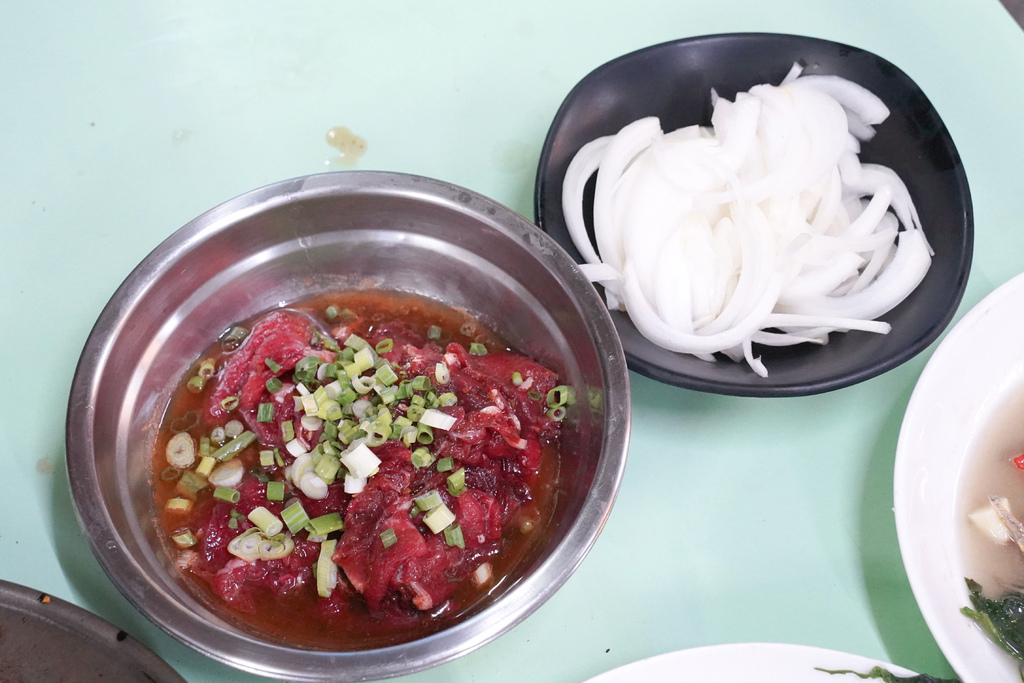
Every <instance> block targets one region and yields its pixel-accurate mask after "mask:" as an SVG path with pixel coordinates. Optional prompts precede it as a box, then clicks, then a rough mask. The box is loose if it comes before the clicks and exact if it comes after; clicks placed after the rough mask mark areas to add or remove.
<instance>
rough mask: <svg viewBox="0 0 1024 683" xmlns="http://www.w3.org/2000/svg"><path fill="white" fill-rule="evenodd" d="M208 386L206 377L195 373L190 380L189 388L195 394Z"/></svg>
mask: <svg viewBox="0 0 1024 683" xmlns="http://www.w3.org/2000/svg"><path fill="white" fill-rule="evenodd" d="M205 386H206V378H205V377H200V376H199V375H195V376H194V377H192V378H190V379H189V380H188V390H189V391H191V392H192V393H193V394H198V393H199V392H200V391H202V390H203V388H204V387H205Z"/></svg>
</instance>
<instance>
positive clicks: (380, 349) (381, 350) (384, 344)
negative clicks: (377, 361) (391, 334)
mask: <svg viewBox="0 0 1024 683" xmlns="http://www.w3.org/2000/svg"><path fill="white" fill-rule="evenodd" d="M393 348H395V342H394V340H393V339H381V340H380V341H379V342H377V345H376V346H374V347H373V350H374V351H376V352H377V353H378V354H385V353H387V352H388V351H390V350H391V349H393Z"/></svg>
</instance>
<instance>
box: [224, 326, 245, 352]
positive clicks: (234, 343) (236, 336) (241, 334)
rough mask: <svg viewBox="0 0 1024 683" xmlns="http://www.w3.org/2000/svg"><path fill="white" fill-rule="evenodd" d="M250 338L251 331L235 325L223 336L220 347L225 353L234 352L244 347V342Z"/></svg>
mask: <svg viewBox="0 0 1024 683" xmlns="http://www.w3.org/2000/svg"><path fill="white" fill-rule="evenodd" d="M248 336H249V330H247V329H245V328H244V327H242V326H240V325H235V326H234V327H232V328H231V329H229V330H228V331H227V332H225V333H224V334H223V335H221V338H220V347H221V348H222V349H223V350H225V351H234V350H235V349H237V348H238V347H239V346H241V345H242V342H243V341H245V338H246V337H248Z"/></svg>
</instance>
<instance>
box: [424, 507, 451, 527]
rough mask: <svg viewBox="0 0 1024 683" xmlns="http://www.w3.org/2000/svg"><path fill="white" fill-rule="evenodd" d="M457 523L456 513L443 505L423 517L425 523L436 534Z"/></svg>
mask: <svg viewBox="0 0 1024 683" xmlns="http://www.w3.org/2000/svg"><path fill="white" fill-rule="evenodd" d="M454 521H455V513H454V512H452V511H451V510H449V509H448V506H447V505H445V504H444V503H441V504H440V505H438V506H437V507H436V508H433V509H432V510H431V511H430V512H428V513H427V514H425V515H423V523H424V524H426V525H427V526H428V527H429V528H430V530H431V531H433V532H434V533H435V534H436V533H439V532H440V531H442V530H443V529H444V528H445V527H447V526H448V525H449V524H451V523H452V522H454Z"/></svg>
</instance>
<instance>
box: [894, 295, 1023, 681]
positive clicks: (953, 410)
mask: <svg viewBox="0 0 1024 683" xmlns="http://www.w3.org/2000/svg"><path fill="white" fill-rule="evenodd" d="M1022 372H1024V275H1018V276H1017V277H1016V278H1014V279H1013V280H1010V281H1009V282H1008V283H1006V284H1004V285H1003V286H1002V287H1000V288H998V289H997V290H996V291H995V292H993V293H992V294H990V295H989V296H988V297H986V298H985V299H984V300H983V301H981V303H979V304H978V305H977V306H975V307H974V308H973V309H972V310H971V311H970V312H969V313H968V314H967V315H966V316H964V318H963V319H962V320H961V321H960V322H959V323H957V325H956V326H955V327H954V328H953V329H952V330H951V331H950V333H949V335H948V336H947V337H946V339H945V340H943V342H942V343H941V344H940V345H939V348H938V349H937V350H936V351H935V354H934V355H933V356H932V358H931V360H929V361H928V365H927V366H926V367H925V369H924V372H922V373H921V378H920V379H919V380H918V382H917V386H916V387H915V388H914V393H913V395H912V396H911V398H910V404H909V405H908V406H907V412H906V414H905V416H904V418H903V426H902V428H901V429H900V436H899V444H898V445H897V448H896V468H895V473H894V477H893V480H894V483H893V486H894V491H893V502H894V506H895V512H896V531H897V534H898V535H899V541H900V552H901V553H902V555H903V564H904V566H905V567H906V570H907V576H908V577H909V579H910V585H911V588H913V591H914V597H915V598H916V599H917V603H918V605H919V606H920V608H921V613H922V614H923V615H924V618H925V621H926V622H927V624H928V627H929V628H930V629H931V632H932V635H933V636H934V637H935V640H936V642H937V643H938V645H939V647H940V648H941V649H942V652H943V654H945V655H946V658H947V659H948V660H949V663H950V665H952V667H953V669H954V670H955V671H956V672H957V673H958V674H959V675H960V678H961V679H962V680H963V681H964V683H1020V681H1021V676H1020V674H1019V673H1018V670H1017V666H1016V665H1015V664H1014V662H1013V660H1011V659H1010V658H1009V657H1008V656H1006V655H1005V654H1004V653H1003V652H1001V651H1000V650H999V648H997V647H996V646H995V645H994V644H992V643H991V642H990V641H989V639H988V638H987V637H985V635H984V634H983V633H982V631H981V629H980V628H978V627H977V626H976V625H975V624H974V623H973V622H971V621H970V620H969V619H967V618H966V617H964V616H963V615H962V614H960V608H961V607H963V606H965V605H969V604H970V601H969V598H968V593H967V587H966V585H965V584H964V572H965V569H964V561H963V557H962V553H961V547H962V546H961V540H960V529H961V524H960V520H959V519H958V518H957V509H958V501H959V498H960V491H959V481H960V474H961V471H962V470H963V468H964V465H965V458H966V457H967V456H968V455H969V454H970V452H971V444H972V442H973V440H974V439H975V438H976V436H977V434H978V433H979V430H980V429H982V428H983V427H984V426H985V425H986V424H987V423H988V421H989V418H990V416H991V414H992V412H993V410H994V409H995V408H996V406H997V405H998V404H999V402H1000V401H1003V400H1005V399H1006V398H1007V396H1008V394H1009V390H1010V389H1011V388H1012V387H1014V386H1015V385H1016V386H1019V385H1020V383H1021V377H1022Z"/></svg>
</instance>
